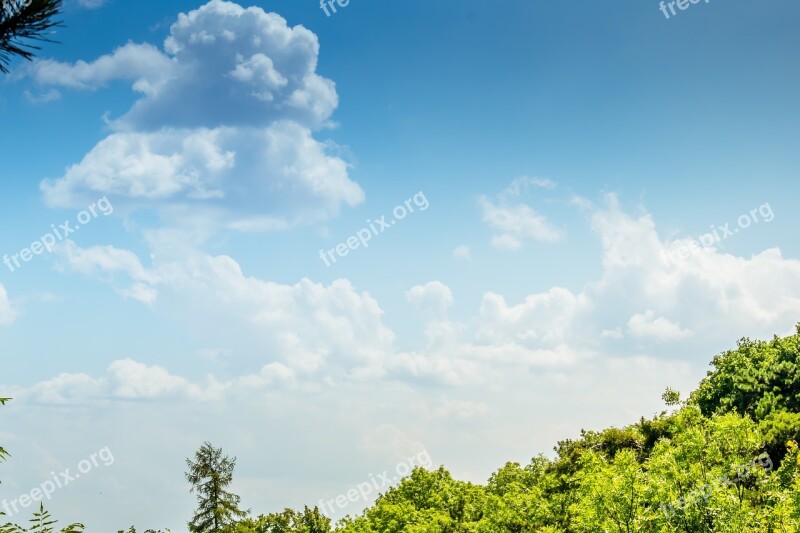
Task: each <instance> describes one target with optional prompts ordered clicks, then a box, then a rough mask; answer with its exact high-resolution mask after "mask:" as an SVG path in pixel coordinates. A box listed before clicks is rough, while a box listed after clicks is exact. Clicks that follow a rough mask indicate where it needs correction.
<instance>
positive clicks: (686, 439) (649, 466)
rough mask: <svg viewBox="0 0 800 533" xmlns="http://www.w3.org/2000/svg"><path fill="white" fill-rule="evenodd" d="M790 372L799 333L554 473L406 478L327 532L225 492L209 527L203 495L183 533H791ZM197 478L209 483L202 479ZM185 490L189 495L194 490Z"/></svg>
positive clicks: (538, 461)
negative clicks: (246, 507) (200, 513)
mask: <svg viewBox="0 0 800 533" xmlns="http://www.w3.org/2000/svg"><path fill="white" fill-rule="evenodd" d="M799 358H800V325H798V328H797V334H795V335H792V336H789V337H786V338H778V337H776V338H774V339H773V340H771V341H752V340H749V339H742V340H740V341H739V343H738V347H737V348H736V349H734V350H730V351H727V352H725V353H722V354H720V355H718V356H716V357H714V359H713V360H712V362H711V369H710V370H709V372H708V375H707V376H706V378H705V379H704V380H703V381H702V382H701V383H700V385H699V387H698V388H697V390H696V391H694V392H693V393H692V394H691V395H690V396H689V397H688V398H687V399H686V400H685V401H681V400H680V398H679V395H678V393H677V392H675V391H672V390H669V389H668V390H667V391H666V392H665V393H664V395H663V399H664V401H665V402H666V404H667V407H668V410H667V411H664V412H662V413H660V414H658V415H656V416H654V417H652V418H644V417H643V418H641V419H640V420H639V421H638V422H637V423H635V424H631V425H629V426H627V427H622V428H608V429H605V430H602V431H583V432H582V433H581V435H580V437H579V438H577V439H575V440H572V439H567V440H563V441H560V442H558V443H557V445H556V446H555V452H556V455H555V458H554V459H548V458H545V457H543V456H538V457H534V458H533V459H532V460H531V461H530V462H529V463H528V464H525V465H521V464H518V463H507V464H506V465H504V466H502V467H501V468H500V469H498V470H497V471H496V472H495V473H494V474H492V476H491V477H490V479H489V480H488V481H487V483H486V484H485V485H477V484H473V483H467V482H463V481H459V480H457V479H454V478H453V476H451V475H450V473H449V472H448V471H447V470H446V469H445V468H439V469H438V470H435V471H427V470H425V469H423V468H417V469H415V470H414V471H413V472H412V473H411V474H410V475H409V476H407V477H406V478H405V479H403V480H402V481H401V482H400V483H399V485H397V486H395V487H393V488H391V489H389V490H387V491H386V492H385V493H384V494H382V495H380V497H378V499H377V501H376V502H375V503H374V504H373V505H372V506H371V507H369V508H368V509H366V510H365V511H364V512H363V513H362V514H361V515H359V516H355V517H347V518H345V519H343V520H341V521H340V522H339V523H338V524H332V523H331V521H330V520H329V519H328V518H326V517H325V516H323V515H322V513H320V511H319V510H318V509H316V508H308V507H306V508H304V509H303V510H300V511H294V510H291V509H286V510H285V511H283V512H281V513H272V514H268V515H261V516H258V517H252V516H250V517H245V518H241V517H238V518H237V513H240V512H241V511H239V510H238V508H236V507H235V506H234V507H233V508H231V505H230V502H231V496H230V495H229V494H228V493H225V492H221V494H223V495H224V496H225V498H227V500H224V498H223V499H220V501H223V500H224V501H227V502H228V503H227V505H228V508H230V509H229V511H230V513H229V514H228V515H226V514H225V513H224V512H222V511H220V512H222V514H220V515H219V516H216V515H213V509H214V501H215V500H214V499H213V498H214V496H213V494H211V495H209V494H208V493H207V492H206V493H203V494H201V495H199V496H198V498H199V499H200V505H199V509H206V510H208V509H211V510H212V511H211V513H212V514H211V515H209V516H216V518H214V520H213V525H212V526H208V525H207V526H205V527H207V528H208V529H197V528H196V524H198V523H203V522H202V521H197V520H195V521H194V522H193V525H194V526H195V527H194V528H191V530H192V531H220V532H225V533H329V532H332V531H336V532H340V533H400V532H405V533H462V532H463V533H466V532H476V533H503V532H507V533H527V532H531V533H532V532H541V533H573V532H574V533H584V532H596V533H605V532H620V533H622V532H624V533H633V532H692V533H695V532H704V531H719V532H736V533H743V532H795V531H800V450H798V444H797V443H798V441H800V361H798V359H799ZM209 448H210V445H208V444H205V445H204V448H202V449H201V450H205V451H206V452H207V453H210V454H212V455H213V457H215V458H216V459H215V460H216V461H218V463H219V464H222V465H226V475H227V474H232V469H233V465H234V464H235V459H234V460H232V462H231V461H229V460H228V458H226V457H223V456H221V455H220V454H219V453H216V452H218V450H214V449H213V448H210V449H209ZM212 452H213V453H212ZM198 453H200V452H198ZM214 453H216V455H214ZM200 458H201V455H198V460H199V459H200ZM225 461H228V462H227V463H226V462H225ZM190 464H191V465H193V466H194V467H195V468H199V467H198V463H190ZM202 466H203V467H204V468H206V467H208V468H210V470H209V472H210V473H209V474H208V475H211V476H212V477H213V475H214V474H213V472H214V465H213V464H210V467H209V465H202ZM193 472H197V470H194V471H193ZM226 479H228V480H229V479H230V475H228V477H227V478H226ZM194 481H197V482H198V483H202V477H197V476H195V478H194ZM199 486H202V485H199ZM224 488H225V487H224V486H223V487H222V488H221V489H220V490H223V489H224ZM201 492H202V491H201ZM203 498H206V499H203ZM209 498H210V499H209ZM236 501H237V502H238V499H236ZM220 505H222V504H220ZM239 516H240V515H239ZM134 531H135V529H134V528H131V529H130V530H129V533H133V532H134Z"/></svg>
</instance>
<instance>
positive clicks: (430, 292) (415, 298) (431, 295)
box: [406, 281, 453, 320]
mask: <svg viewBox="0 0 800 533" xmlns="http://www.w3.org/2000/svg"><path fill="white" fill-rule="evenodd" d="M406 300H407V301H408V303H410V304H411V305H413V306H414V307H415V308H416V310H417V311H419V312H420V313H423V314H424V315H426V316H431V317H435V318H437V319H440V320H441V319H445V318H446V317H447V308H448V307H450V306H451V305H453V293H452V291H450V288H449V287H448V286H447V285H445V284H444V283H442V282H441V281H431V282H428V283H426V284H425V285H417V286H415V287H412V288H411V289H410V290H408V291H406Z"/></svg>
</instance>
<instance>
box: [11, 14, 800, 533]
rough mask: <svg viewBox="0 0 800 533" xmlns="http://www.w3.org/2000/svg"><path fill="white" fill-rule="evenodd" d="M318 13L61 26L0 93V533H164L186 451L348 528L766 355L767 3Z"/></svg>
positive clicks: (773, 101) (786, 285) (771, 53)
mask: <svg viewBox="0 0 800 533" xmlns="http://www.w3.org/2000/svg"><path fill="white" fill-rule="evenodd" d="M345 4H346V5H345V6H340V5H337V4H335V3H334V5H335V6H336V12H335V13H334V12H333V10H332V7H330V6H326V8H327V11H328V14H326V10H325V9H323V8H322V6H320V5H319V4H318V3H317V2H315V1H312V0H274V1H258V2H253V3H242V4H238V3H232V2H223V1H219V0H211V1H210V2H208V3H201V2H197V1H184V0H170V1H167V2H154V1H146V2H135V3H134V2H130V1H123V0H105V1H104V0H66V1H65V5H64V10H63V13H62V17H61V18H62V20H63V22H64V24H63V27H60V28H58V29H57V30H56V34H55V35H54V38H55V40H56V41H58V42H55V43H46V44H45V45H43V47H42V49H41V50H40V51H39V52H38V54H37V60H35V61H33V62H24V61H21V60H18V61H16V62H14V63H13V65H12V69H11V73H10V74H8V75H6V76H4V77H3V78H2V79H0V125H1V126H2V127H0V153H2V160H3V164H2V167H1V170H0V176H2V180H0V182H2V187H3V194H2V195H0V207H2V208H1V209H0V225H2V227H3V228H4V231H3V232H2V234H0V247H1V248H2V249H0V254H3V264H2V265H0V354H2V355H0V396H9V397H13V398H14V399H13V401H12V402H10V403H9V404H8V405H7V406H5V407H3V408H1V409H0V420H2V425H0V444H2V446H3V447H5V448H7V449H8V450H9V451H10V452H11V453H12V457H11V459H10V460H9V461H7V462H6V463H4V464H2V465H0V480H2V485H0V505H2V504H3V502H9V503H10V502H12V501H16V502H17V504H18V508H19V513H17V514H14V513H13V512H12V513H11V514H12V515H13V516H12V518H14V519H18V520H19V521H23V520H26V519H27V517H28V516H29V514H30V511H31V509H32V507H33V504H31V501H32V500H36V499H37V496H38V499H42V498H44V500H45V504H46V506H47V508H48V509H50V510H51V512H52V513H53V514H54V515H55V516H56V517H57V518H59V519H61V520H62V521H66V522H72V521H81V522H83V523H85V524H86V525H87V526H88V530H89V531H117V530H118V529H123V528H127V527H129V526H130V525H134V524H135V525H136V527H137V528H139V529H146V528H165V527H169V528H171V529H172V531H185V529H186V528H185V524H186V522H187V521H188V520H189V519H190V518H191V514H192V511H193V509H194V505H195V500H194V495H193V494H190V493H189V491H188V485H187V483H186V481H185V479H184V471H185V459H186V458H187V457H190V456H191V455H192V454H193V453H194V451H195V450H196V449H197V448H198V447H199V446H200V445H201V444H202V443H203V442H204V441H210V442H212V443H213V444H214V445H216V446H220V447H222V448H223V450H224V451H225V452H226V453H227V454H229V455H232V456H236V457H237V466H236V474H235V481H234V484H233V490H234V492H237V493H238V494H239V495H240V496H241V497H242V503H243V506H244V507H246V508H252V509H253V511H254V512H255V513H256V514H258V513H267V512H273V511H279V510H281V509H283V508H284V507H302V505H303V504H309V505H315V504H318V502H323V503H324V502H327V501H332V500H334V501H335V499H336V497H337V496H340V495H347V494H348V491H350V490H351V489H354V488H356V487H359V485H361V486H364V483H367V485H369V484H372V489H370V491H365V494H359V497H358V498H349V497H345V499H346V500H347V502H346V504H343V505H332V506H329V510H330V511H331V513H330V514H331V515H332V516H334V518H336V517H341V516H343V515H345V514H355V513H358V512H360V511H361V510H362V509H363V508H364V507H365V506H367V505H368V504H369V503H371V501H372V500H374V498H375V497H376V496H377V492H379V490H385V488H386V487H387V486H388V485H386V484H390V483H393V482H396V479H397V477H398V475H402V473H403V471H404V470H405V469H406V467H407V466H408V465H409V464H412V462H413V460H416V464H423V466H429V467H432V468H434V467H438V466H439V465H444V466H446V467H447V468H448V469H449V470H450V471H451V472H452V473H453V474H454V476H456V477H457V478H460V479H465V480H470V481H475V482H484V481H485V480H486V479H487V478H488V477H489V476H490V475H491V473H492V472H493V471H494V470H496V469H497V468H499V467H501V466H502V465H503V464H505V463H506V462H507V461H518V462H522V463H525V462H527V461H529V460H530V458H532V457H534V456H536V455H538V454H545V455H548V456H551V455H552V447H553V446H554V445H555V444H556V442H557V441H559V440H563V439H565V438H575V437H577V436H578V435H579V434H580V431H581V429H602V428H604V427H607V426H609V425H624V424H629V423H634V422H636V421H637V420H638V419H639V417H640V416H652V415H653V414H655V413H658V412H660V411H661V410H663V409H664V408H665V406H664V404H663V402H662V400H661V398H660V396H661V394H662V393H663V391H664V390H665V389H666V388H667V387H672V388H674V389H677V390H679V391H681V392H682V393H683V396H684V398H685V397H686V395H687V394H688V393H689V392H690V391H691V390H693V389H694V388H695V387H696V385H697V383H698V382H699V380H700V379H702V377H703V376H704V375H705V372H706V371H707V369H708V364H709V361H710V360H711V358H712V357H713V356H714V355H715V354H717V353H720V352H722V351H725V350H728V349H732V348H735V346H736V342H737V340H738V339H740V338H742V337H750V338H761V339H769V338H771V337H772V336H773V335H787V334H790V333H792V332H794V330H795V325H796V324H797V323H798V322H800V246H799V245H798V240H797V238H796V228H797V227H798V224H799V223H800V213H798V209H797V207H796V202H797V198H798V193H800V185H798V183H799V182H798V180H797V172H798V169H800V131H799V130H798V127H797V125H798V123H799V122H798V118H799V117H800V102H799V101H798V99H797V95H798V94H800V70H799V69H798V65H799V64H800V61H798V59H800V57H798V55H800V52H798V50H800V46H799V45H800V35H798V33H797V31H796V28H797V24H798V22H799V20H798V19H799V18H800V4H798V3H797V2H794V1H792V0H771V1H769V2H753V1H744V0H727V1H725V2H722V1H719V0H711V1H708V2H703V1H701V2H699V3H696V4H687V6H686V9H685V10H680V9H679V8H678V7H677V5H675V6H673V9H674V10H675V14H674V15H673V14H671V13H670V7H669V5H668V4H669V3H665V4H664V10H663V11H662V9H660V6H659V3H658V2H657V1H655V0H646V1H642V0H615V1H612V0H607V1H605V2H597V1H593V0H592V1H590V0H570V1H559V2H555V1H551V2H543V1H539V0H536V1H522V0H502V1H498V2H478V1H475V0H463V1H459V2H456V1H454V0H437V1H435V2H430V1H426V2H423V1H420V0H411V1H407V2H388V1H366V0H351V1H350V2H349V3H346V2H345ZM412 466H413V465H412ZM381 473H388V474H386V475H385V476H384V477H382V478H380V479H384V480H386V481H385V483H386V484H384V482H379V481H378V479H379V475H380V474H381ZM76 474H77V476H76ZM56 480H57V483H56ZM373 480H374V482H373ZM54 484H55V485H57V486H56V487H54V488H53V489H52V490H51V489H50V487H51V486H52V485H54ZM37 488H38V489H41V490H43V491H46V492H47V493H48V494H47V495H46V497H45V496H43V495H42V493H41V492H39V493H37V492H36V489H37ZM26 496H31V498H30V499H29V500H27V503H28V504H29V506H27V507H24V506H23V502H25V501H26V499H25V497H26ZM21 498H22V499H21ZM0 509H1V508H0ZM6 511H7V509H6ZM12 511H13V509H12Z"/></svg>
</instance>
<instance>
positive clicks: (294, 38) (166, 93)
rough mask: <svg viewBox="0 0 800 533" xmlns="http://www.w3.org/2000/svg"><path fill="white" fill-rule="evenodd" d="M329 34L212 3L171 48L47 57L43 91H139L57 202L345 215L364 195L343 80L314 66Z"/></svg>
mask: <svg viewBox="0 0 800 533" xmlns="http://www.w3.org/2000/svg"><path fill="white" fill-rule="evenodd" d="M318 54H319V42H318V40H317V37H316V35H315V34H314V33H312V32H311V31H309V30H308V29H306V28H304V27H303V26H294V27H290V26H289V25H288V24H287V22H286V20H285V19H283V18H282V17H281V16H279V15H277V14H274V13H267V12H265V11H264V10H263V9H261V8H259V7H250V8H246V9H245V8H243V7H241V6H239V5H237V4H235V3H231V2H225V1H222V0H211V1H210V2H208V3H207V4H205V5H203V6H201V7H199V8H197V9H195V10H193V11H190V12H189V13H181V14H180V15H179V16H178V19H177V21H176V22H175V23H174V24H173V25H172V26H171V28H170V35H169V36H168V37H167V39H166V40H165V42H164V46H163V49H160V48H158V47H156V46H154V45H152V44H147V43H127V44H125V45H124V46H121V47H120V48H117V49H116V50H114V51H113V52H111V53H109V54H106V55H103V56H101V57H99V58H97V59H95V60H93V61H83V60H79V61H76V62H74V63H62V62H58V61H53V60H42V61H37V62H35V63H34V64H33V65H31V66H30V67H29V68H28V70H27V74H28V75H29V76H30V77H31V78H32V79H33V80H34V81H35V82H37V83H38V84H39V85H42V86H57V87H65V88H72V89H76V90H97V89H100V88H102V87H103V86H105V85H106V84H107V83H109V82H111V81H114V80H127V81H130V82H131V88H132V90H133V91H135V92H136V93H137V94H139V98H138V99H137V100H136V101H135V102H134V104H133V106H132V107H131V109H130V110H128V111H127V112H126V113H124V114H123V115H122V116H120V117H119V118H117V119H115V120H112V121H110V125H111V127H112V128H113V129H114V132H113V133H111V134H110V135H109V136H108V137H106V138H105V139H102V140H101V141H100V142H98V143H97V144H96V145H95V146H94V148H92V149H91V150H90V151H89V152H88V153H87V154H86V155H85V156H84V157H83V158H82V160H81V161H80V162H78V163H75V164H73V165H70V166H69V167H68V168H67V170H66V172H65V173H64V175H62V176H60V177H57V178H50V179H45V180H44V181H43V182H42V183H41V189H42V192H43V194H44V198H45V200H46V202H47V203H48V204H49V205H51V206H79V205H82V204H83V203H85V202H86V201H87V199H89V198H95V197H97V196H98V195H107V196H109V198H111V200H112V201H113V202H114V205H115V206H117V205H119V206H123V207H125V206H127V207H130V208H132V209H142V208H149V209H157V210H159V211H160V212H161V213H162V214H163V213H165V212H168V211H169V210H170V209H175V208H176V206H184V207H185V206H191V207H192V208H193V209H194V210H195V211H196V212H197V211H200V210H204V211H203V212H204V213H205V214H206V216H208V217H210V218H213V219H214V220H220V219H221V222H222V224H223V225H224V226H226V227H228V228H231V229H239V230H250V231H263V230H274V229H285V228H288V227H291V226H292V225H295V224H300V223H308V222H313V221H317V220H323V219H326V218H328V217H331V216H334V215H335V214H337V213H338V211H339V209H340V208H341V207H342V206H354V205H356V204H358V203H360V202H362V201H363V199H364V192H363V190H362V189H361V187H360V186H359V185H358V184H357V183H355V182H354V181H352V180H351V179H350V177H349V174H348V173H349V165H348V163H347V162H345V161H344V160H343V159H341V158H340V157H339V156H338V155H334V154H332V153H331V152H332V150H333V148H335V147H334V145H333V144H332V143H330V142H321V141H318V140H316V139H315V138H314V136H313V132H314V131H317V130H319V129H320V128H323V127H326V126H328V125H330V124H331V122H330V118H331V115H332V113H333V111H334V110H335V109H336V107H337V105H338V96H337V93H336V89H335V85H334V83H333V82H332V81H331V80H328V79H326V78H323V77H321V76H320V75H318V74H317V73H316V68H317V57H318Z"/></svg>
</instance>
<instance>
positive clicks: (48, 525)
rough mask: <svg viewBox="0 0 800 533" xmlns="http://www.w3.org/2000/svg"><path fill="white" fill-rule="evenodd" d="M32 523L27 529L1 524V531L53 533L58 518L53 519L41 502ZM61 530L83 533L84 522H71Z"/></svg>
mask: <svg viewBox="0 0 800 533" xmlns="http://www.w3.org/2000/svg"><path fill="white" fill-rule="evenodd" d="M0 514H3V513H0ZM30 523H31V525H30V527H28V528H27V529H26V528H24V527H22V526H18V525H16V524H6V525H4V526H0V533H53V532H54V531H56V530H55V529H53V527H54V526H55V525H56V524H57V523H58V520H53V518H52V517H51V516H50V513H48V512H47V511H45V510H44V505H43V504H41V503H40V504H39V511H37V512H35V513H33V518H31V519H30ZM59 531H60V532H61V533H82V532H83V524H70V525H68V526H67V527H65V528H63V529H61V530H59Z"/></svg>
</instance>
